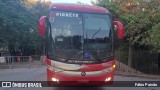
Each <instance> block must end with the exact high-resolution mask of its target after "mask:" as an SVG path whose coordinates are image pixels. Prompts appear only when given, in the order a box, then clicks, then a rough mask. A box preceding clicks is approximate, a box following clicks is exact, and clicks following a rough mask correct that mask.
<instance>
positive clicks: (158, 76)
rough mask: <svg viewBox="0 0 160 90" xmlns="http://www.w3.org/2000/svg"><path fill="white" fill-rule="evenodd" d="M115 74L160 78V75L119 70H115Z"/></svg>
mask: <svg viewBox="0 0 160 90" xmlns="http://www.w3.org/2000/svg"><path fill="white" fill-rule="evenodd" d="M115 74H116V75H121V76H131V77H133V76H134V77H142V78H147V79H155V80H160V75H152V74H143V73H142V74H135V73H126V72H121V71H115Z"/></svg>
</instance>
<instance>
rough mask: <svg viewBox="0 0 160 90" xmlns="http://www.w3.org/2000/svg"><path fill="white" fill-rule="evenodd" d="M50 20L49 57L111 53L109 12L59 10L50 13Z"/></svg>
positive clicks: (79, 57)
mask: <svg viewBox="0 0 160 90" xmlns="http://www.w3.org/2000/svg"><path fill="white" fill-rule="evenodd" d="M49 23H50V28H49V29H48V32H47V34H48V42H49V43H48V45H47V47H48V50H47V52H48V56H49V57H50V58H52V59H54V60H58V61H67V60H90V61H91V60H92V61H97V59H100V58H105V57H107V56H109V55H111V50H112V43H111V41H112V40H111V39H112V36H111V23H110V18H109V16H108V15H98V14H83V13H76V12H62V11H56V12H51V13H50V15H49ZM70 62H71V61H70Z"/></svg>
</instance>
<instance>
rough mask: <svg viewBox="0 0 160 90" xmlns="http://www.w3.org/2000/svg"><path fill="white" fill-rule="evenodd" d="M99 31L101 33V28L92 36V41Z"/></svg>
mask: <svg viewBox="0 0 160 90" xmlns="http://www.w3.org/2000/svg"><path fill="white" fill-rule="evenodd" d="M99 31H101V27H100V28H99V29H98V31H97V32H95V33H94V34H93V36H92V39H93V38H94V36H95V35H96V34H97V33H98V32H99Z"/></svg>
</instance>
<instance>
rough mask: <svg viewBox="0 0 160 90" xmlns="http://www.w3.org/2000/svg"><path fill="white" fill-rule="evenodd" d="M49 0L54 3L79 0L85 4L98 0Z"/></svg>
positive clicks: (76, 0)
mask: <svg viewBox="0 0 160 90" xmlns="http://www.w3.org/2000/svg"><path fill="white" fill-rule="evenodd" d="M46 1H47V0H46ZM48 1H52V2H53V3H77V2H78V1H79V2H82V3H85V4H91V3H90V2H91V1H96V0H48Z"/></svg>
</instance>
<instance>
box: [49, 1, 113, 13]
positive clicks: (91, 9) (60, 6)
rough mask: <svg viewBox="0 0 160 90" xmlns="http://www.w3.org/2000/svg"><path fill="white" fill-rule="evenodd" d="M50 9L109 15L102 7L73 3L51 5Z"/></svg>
mask: <svg viewBox="0 0 160 90" xmlns="http://www.w3.org/2000/svg"><path fill="white" fill-rule="evenodd" d="M50 9H60V10H73V11H82V12H93V13H110V12H109V11H108V10H107V9H105V8H102V7H98V6H91V5H85V4H73V3H53V4H52V5H51V6H50Z"/></svg>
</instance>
